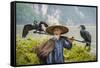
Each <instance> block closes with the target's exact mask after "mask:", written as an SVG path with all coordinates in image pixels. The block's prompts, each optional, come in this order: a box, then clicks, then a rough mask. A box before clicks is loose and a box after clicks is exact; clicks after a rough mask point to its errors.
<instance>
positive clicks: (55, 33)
mask: <svg viewBox="0 0 100 68" xmlns="http://www.w3.org/2000/svg"><path fill="white" fill-rule="evenodd" d="M61 32H62V31H61V29H59V28H55V29H54V35H61Z"/></svg>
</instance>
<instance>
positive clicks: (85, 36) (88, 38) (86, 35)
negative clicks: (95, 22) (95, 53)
mask: <svg viewBox="0 0 100 68" xmlns="http://www.w3.org/2000/svg"><path fill="white" fill-rule="evenodd" d="M80 27H81V30H80V35H81V37H82V38H83V39H84V41H83V42H84V43H86V45H85V48H86V47H87V46H88V47H89V48H88V50H89V51H90V50H91V47H90V46H91V34H90V33H89V32H88V31H86V28H85V26H84V25H80Z"/></svg>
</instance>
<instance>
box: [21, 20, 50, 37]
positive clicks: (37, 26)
mask: <svg viewBox="0 0 100 68" xmlns="http://www.w3.org/2000/svg"><path fill="white" fill-rule="evenodd" d="M33 23H34V25H32V24H26V25H24V28H23V32H22V38H25V37H26V35H27V34H28V32H29V31H31V30H35V31H34V33H39V34H41V31H44V29H43V28H42V24H43V25H44V26H45V27H48V25H47V24H46V22H44V21H40V23H39V24H38V23H37V21H34V22H33ZM37 31H39V32H37Z"/></svg>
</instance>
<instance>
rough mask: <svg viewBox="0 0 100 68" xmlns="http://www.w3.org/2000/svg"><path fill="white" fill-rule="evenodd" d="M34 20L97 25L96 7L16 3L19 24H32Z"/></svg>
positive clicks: (53, 23)
mask: <svg viewBox="0 0 100 68" xmlns="http://www.w3.org/2000/svg"><path fill="white" fill-rule="evenodd" d="M34 20H37V21H38V22H40V21H45V22H46V23H47V24H48V25H55V24H57V25H58V24H61V25H70V26H74V25H82V24H83V25H96V7H82V6H68V5H66V6H65V5H48V4H29V3H17V4H16V23H17V25H25V24H32V23H33V21H34Z"/></svg>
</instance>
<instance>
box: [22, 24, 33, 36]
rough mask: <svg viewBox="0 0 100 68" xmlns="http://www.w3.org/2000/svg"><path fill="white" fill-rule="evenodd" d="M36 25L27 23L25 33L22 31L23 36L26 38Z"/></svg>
mask: <svg viewBox="0 0 100 68" xmlns="http://www.w3.org/2000/svg"><path fill="white" fill-rule="evenodd" d="M33 28H34V26H32V25H31V24H28V25H25V26H24V28H23V33H22V37H23V38H25V37H26V35H27V34H28V32H29V31H30V30H33Z"/></svg>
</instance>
